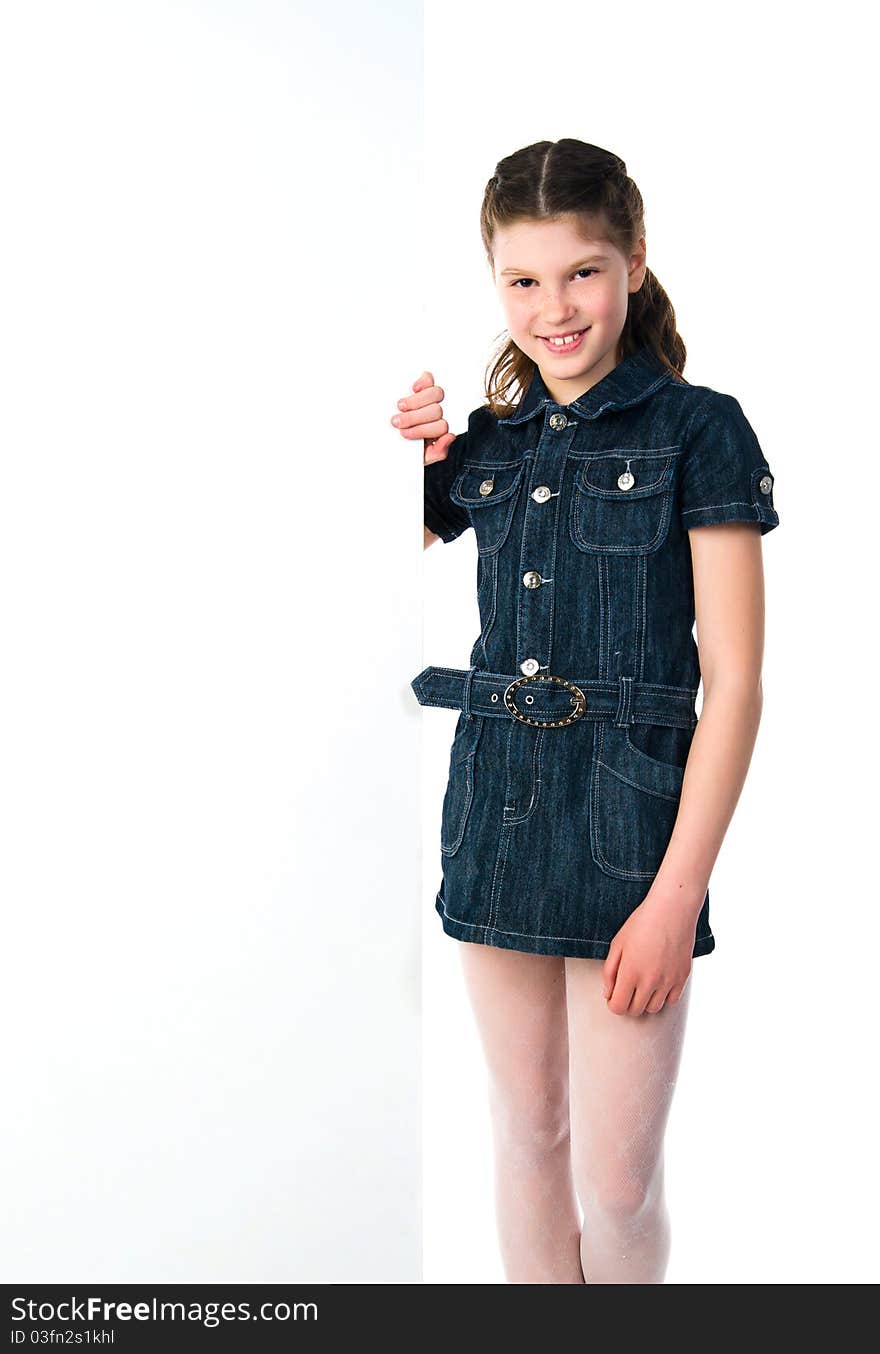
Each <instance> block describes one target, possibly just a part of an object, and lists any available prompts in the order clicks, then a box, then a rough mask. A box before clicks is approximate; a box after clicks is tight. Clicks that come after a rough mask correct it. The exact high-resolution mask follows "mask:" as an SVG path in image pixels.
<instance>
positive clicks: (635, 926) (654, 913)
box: [603, 894, 697, 1016]
mask: <svg viewBox="0 0 880 1354" xmlns="http://www.w3.org/2000/svg"><path fill="white" fill-rule="evenodd" d="M696 929H697V923H696V918H695V916H694V915H693V913H692V912H690V911H689V910H688V908H687V907H685V906H683V905H682V903H681V900H680V899H678V898H675V899H670V900H668V901H665V900H664V899H662V898H661V897H659V896H655V897H653V898H652V897H651V895H650V894H648V895H647V897H646V898H645V899H644V900H643V901H642V902H641V903H640V904H639V906H638V907H637V908H636V909H635V911H634V912H631V913H630V915H629V917H627V919H626V921H625V922H624V924H623V926H621V928H620V930H619V931H618V932H617V934H616V935H615V937H614V939H613V940H612V942H611V946H610V948H609V950H608V955H607V957H606V959H605V961H604V967H603V979H604V989H605V1000H606V1002H607V1003H608V1009H609V1010H610V1011H614V1012H615V1014H616V1015H634V1016H638V1015H642V1013H643V1012H645V1011H647V1012H648V1013H649V1014H650V1015H656V1013H657V1012H658V1011H659V1010H661V1009H662V1007H663V1006H664V1004H665V1003H666V1002H667V1001H668V1002H670V1003H672V1002H676V1001H678V999H679V997H680V996H681V994H682V991H683V990H684V985H685V983H686V982H687V980H688V978H689V976H690V971H691V964H692V960H693V948H694V935H695V933H696Z"/></svg>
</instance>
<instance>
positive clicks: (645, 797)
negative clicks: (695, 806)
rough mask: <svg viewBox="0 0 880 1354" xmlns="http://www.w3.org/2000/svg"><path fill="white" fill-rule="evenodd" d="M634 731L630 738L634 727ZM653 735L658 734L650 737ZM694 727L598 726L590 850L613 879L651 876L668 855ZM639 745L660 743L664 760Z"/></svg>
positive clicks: (601, 723)
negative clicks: (667, 851) (672, 758)
mask: <svg viewBox="0 0 880 1354" xmlns="http://www.w3.org/2000/svg"><path fill="white" fill-rule="evenodd" d="M631 729H632V737H631V736H630V730H631ZM652 733H654V734H657V735H659V736H658V737H657V738H652V736H651V735H652ZM692 738H693V730H692V729H666V728H664V729H663V732H662V735H661V733H660V728H659V726H656V727H655V726H653V725H649V726H641V725H639V726H635V725H633V726H630V727H627V726H618V725H617V724H614V723H613V722H612V721H611V720H604V719H600V720H597V722H596V725H595V733H594V742H593V761H592V768H591V775H590V851H591V854H592V857H593V860H594V861H595V862H596V864H597V865H598V866H599V868H600V870H603V871H604V872H605V874H608V875H612V876H613V877H614V878H615V879H652V878H653V877H654V875H655V874H656V873H657V871H658V869H659V868H660V864H661V862H662V860H663V857H664V855H665V854H666V848H667V846H668V845H669V839H670V837H671V836H672V829H673V827H674V826H675V819H676V816H677V814H678V805H679V802H680V799H681V787H682V784H683V782H684V764H685V762H686V761H687V753H688V750H689V748H690V743H691V740H692ZM636 739H637V740H638V743H646V744H647V745H648V746H651V747H652V748H654V747H658V748H659V750H660V751H662V752H663V753H664V756H674V757H676V759H680V762H681V764H680V765H679V764H678V760H676V761H675V762H673V761H665V760H660V759H658V758H657V757H654V756H652V755H650V754H649V753H648V752H646V751H645V750H644V748H643V747H642V746H639V745H638V744H637V742H636V741H634V740H636Z"/></svg>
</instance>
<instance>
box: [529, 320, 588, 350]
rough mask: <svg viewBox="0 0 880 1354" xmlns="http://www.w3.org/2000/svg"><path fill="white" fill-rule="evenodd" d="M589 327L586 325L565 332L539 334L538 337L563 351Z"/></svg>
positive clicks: (572, 344)
mask: <svg viewBox="0 0 880 1354" xmlns="http://www.w3.org/2000/svg"><path fill="white" fill-rule="evenodd" d="M589 328H590V326H589V325H587V326H586V328H584V329H570V330H569V331H568V333H567V334H539V335H538V337H539V338H540V339H541V340H542V341H543V342H544V343H547V344H549V345H550V346H551V347H552V348H558V349H559V350H560V352H565V349H566V348H568V347H573V346H574V344H575V343H577V342H578V341H579V340H580V339H581V337H582V336H583V335H584V334H586V332H587V330H588V329H589Z"/></svg>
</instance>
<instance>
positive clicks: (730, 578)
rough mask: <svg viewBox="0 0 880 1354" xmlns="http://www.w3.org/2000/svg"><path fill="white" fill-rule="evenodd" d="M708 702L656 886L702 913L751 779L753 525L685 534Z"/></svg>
mask: <svg viewBox="0 0 880 1354" xmlns="http://www.w3.org/2000/svg"><path fill="white" fill-rule="evenodd" d="M688 534H689V536H690V542H691V558H692V561H693V574H694V606H695V614H696V622H697V643H698V645H699V655H700V671H701V674H702V679H703V705H702V709H701V712H700V718H699V721H698V724H697V728H696V730H695V732H694V737H693V741H692V743H691V747H690V751H689V755H688V760H687V766H686V768H685V776H684V783H683V786H682V792H681V799H680V803H679V808H678V816H677V818H676V822H675V828H674V830H673V833H672V837H671V839H670V842H669V845H668V847H667V849H666V853H665V855H664V857H663V862H662V864H661V866H660V869H659V871H658V872H657V875H656V876H655V878H654V880H653V883H652V885H651V891H652V893H657V892H662V893H663V894H665V895H667V896H668V895H670V894H671V895H674V896H676V897H677V898H678V899H680V901H681V904H682V906H683V907H685V908H686V909H688V910H689V911H690V913H691V914H692V915H693V917H696V916H697V914H698V913H699V911H700V908H701V906H702V903H703V898H704V897H705V894H706V889H707V887H708V884H709V876H710V875H711V873H712V869H713V867H714V864H715V860H716V857H717V855H718V852H719V850H720V849H721V844H722V842H723V840H724V835H725V833H726V831H727V828H728V826H729V824H730V820H731V818H732V817H733V812H734V809H735V808H736V804H737V801H738V800H739V797H740V793H741V791H742V788H743V785H744V783H745V778H746V773H747V772H748V768H749V763H750V761H751V757H752V752H753V750H754V745H755V739H756V737H757V733H758V726H759V724H760V721H761V710H762V704H763V690H762V686H761V666H762V662H763V656H764V573H763V556H762V552H761V533H760V531H759V530H758V529H757V527H755V526H752V525H751V524H750V523H748V522H729V523H724V524H721V525H714V526H705V527H694V528H692V529H691V530H690V531H689V533H688Z"/></svg>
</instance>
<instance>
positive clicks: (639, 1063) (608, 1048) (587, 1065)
mask: <svg viewBox="0 0 880 1354" xmlns="http://www.w3.org/2000/svg"><path fill="white" fill-rule="evenodd" d="M564 962H565V966H566V970H565V976H566V996H567V1002H568V1037H569V1046H570V1050H571V1131H572V1158H573V1160H572V1165H573V1170H574V1179H575V1184H576V1187H577V1191H578V1195H579V1197H580V1202H581V1205H582V1207H583V1211H584V1228H583V1234H582V1236H581V1262H582V1265H583V1272H584V1275H585V1282H586V1283H662V1282H663V1278H664V1275H665V1273H666V1264H667V1261H668V1258H669V1248H670V1227H669V1217H668V1214H667V1209H666V1202H665V1198H664V1188H663V1137H664V1133H665V1130H666V1121H667V1118H668V1115H669V1109H670V1104H671V1101H672V1094H673V1091H674V1088H675V1082H676V1077H677V1074H678V1067H679V1062H680V1058H681V1050H682V1044H683V1041H684V1032H685V1024H686V1021H687V1012H688V1006H689V1003H690V989H691V979H689V980H688V982H687V983H686V984H685V987H684V990H683V992H682V994H681V997H680V999H679V1000H678V1001H677V1002H675V1003H674V1004H673V1005H671V1006H670V1005H669V1003H668V1002H667V1003H666V1005H665V1006H663V1007H662V1009H661V1010H660V1011H658V1012H657V1013H656V1014H654V1015H651V1014H649V1013H647V1012H646V1013H644V1014H642V1015H640V1016H631V1015H616V1014H615V1013H614V1012H613V1011H609V1009H608V1007H607V1006H606V1004H605V998H604V996H603V993H602V960H600V959H566V960H565V961H564Z"/></svg>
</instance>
